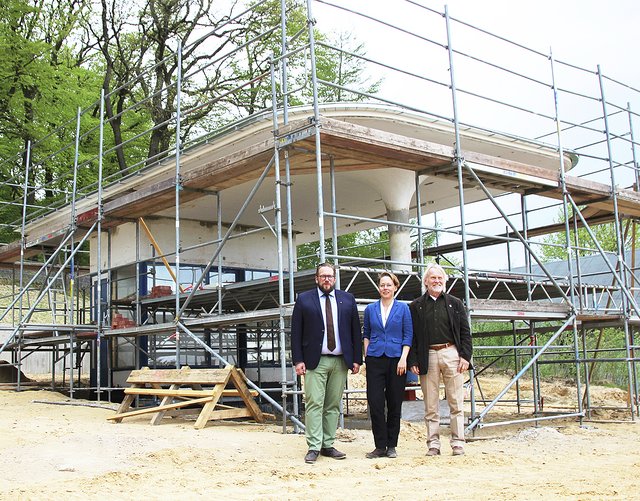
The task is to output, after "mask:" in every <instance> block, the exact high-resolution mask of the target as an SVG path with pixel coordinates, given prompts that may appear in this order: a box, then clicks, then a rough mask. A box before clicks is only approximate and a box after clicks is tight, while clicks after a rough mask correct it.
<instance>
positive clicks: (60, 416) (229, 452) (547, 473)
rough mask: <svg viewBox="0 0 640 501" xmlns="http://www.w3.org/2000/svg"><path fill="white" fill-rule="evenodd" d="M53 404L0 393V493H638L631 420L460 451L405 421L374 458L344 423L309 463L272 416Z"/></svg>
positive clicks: (569, 425) (565, 424) (558, 429)
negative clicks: (190, 416) (258, 419)
mask: <svg viewBox="0 0 640 501" xmlns="http://www.w3.org/2000/svg"><path fill="white" fill-rule="evenodd" d="M559 388H560V389H561V385H560V386H559ZM619 391H620V390H616V392H619ZM614 393H615V392H614ZM46 402H49V403H46ZM56 402H57V403H64V402H68V400H67V398H66V397H65V396H63V395H61V394H58V393H53V392H50V391H21V392H15V391H0V458H2V459H1V463H2V468H1V473H0V499H7V500H9V499H11V500H16V499H18V500H23V499H50V500H57V499H65V500H73V499H98V498H100V499H143V498H144V499H151V500H153V499H171V498H173V499H199V498H205V497H206V498H209V499H301V498H302V499H348V498H350V499H353V498H361V499H362V498H365V499H403V498H404V499H406V498H410V499H442V500H446V499H501V500H502V499H506V500H509V499H559V498H561V499H576V500H578V499H579V500H591V499H640V452H638V451H639V449H640V424H638V423H637V422H627V423H600V422H585V423H584V425H583V426H582V427H581V426H579V424H578V423H576V422H575V421H574V420H567V421H562V422H557V421H547V422H545V423H544V426H540V427H538V428H535V427H514V426H512V427H496V428H483V429H481V430H480V431H479V432H478V433H477V434H476V435H477V436H476V437H474V438H473V439H472V440H471V441H470V442H469V443H468V444H467V447H466V451H467V453H466V455H465V456H462V457H452V456H450V455H449V451H448V450H446V449H443V452H444V454H443V455H442V456H439V457H426V456H425V452H426V444H425V428H424V424H422V423H419V422H418V423H409V422H403V427H402V432H401V437H400V444H399V447H398V453H399V457H398V458H397V459H386V458H385V459H377V460H370V459H366V458H365V457H364V455H365V453H366V452H367V451H369V450H371V449H372V448H373V440H372V437H371V432H370V431H367V430H344V431H342V430H340V431H339V441H338V443H337V444H336V445H337V447H338V448H339V449H341V450H343V451H344V452H346V453H347V455H348V457H347V459H345V460H343V461H336V460H332V459H328V458H322V457H321V458H320V459H319V460H318V462H317V463H316V464H315V465H307V464H305V463H304V462H303V457H304V454H305V452H306V445H305V440H304V436H301V435H297V434H293V433H288V434H282V427H281V426H279V425H277V424H273V423H271V424H265V425H257V424H253V423H246V422H233V423H213V422H211V423H209V424H208V425H207V427H206V428H204V429H203V430H195V429H193V421H189V420H185V419H165V420H164V421H163V423H162V424H160V425H159V426H150V425H149V424H148V417H138V418H131V419H129V420H125V421H124V422H122V423H120V424H112V423H110V422H108V421H107V420H106V418H107V417H108V416H110V415H112V414H113V412H114V410H113V409H114V408H115V406H114V405H111V404H103V407H90V406H87V404H88V402H86V401H78V400H74V401H73V403H74V405H56V404H55V403H56ZM77 404H85V405H77ZM93 404H95V403H93ZM290 431H291V430H290ZM445 443H446V442H445Z"/></svg>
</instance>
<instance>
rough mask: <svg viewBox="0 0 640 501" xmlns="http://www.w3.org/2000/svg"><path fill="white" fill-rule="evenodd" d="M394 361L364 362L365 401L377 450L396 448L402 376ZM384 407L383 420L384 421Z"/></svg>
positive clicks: (403, 381)
mask: <svg viewBox="0 0 640 501" xmlns="http://www.w3.org/2000/svg"><path fill="white" fill-rule="evenodd" d="M398 360H400V358H399V357H397V358H395V357H394V358H389V357H385V356H382V357H370V356H368V357H367V359H366V363H367V402H368V404H369V414H370V415H371V430H372V431H373V440H374V443H375V445H376V448H378V449H386V448H387V447H397V445H398V435H399V434H400V417H401V412H402V400H403V398H404V388H405V385H406V382H407V376H406V374H404V375H402V376H398V374H397V372H396V371H397V367H398ZM385 404H386V411H387V412H386V418H385Z"/></svg>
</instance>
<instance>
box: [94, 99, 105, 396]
mask: <svg viewBox="0 0 640 501" xmlns="http://www.w3.org/2000/svg"><path fill="white" fill-rule="evenodd" d="M98 148H99V151H98V222H97V232H98V234H97V236H96V242H97V243H96V246H97V248H96V276H97V284H96V327H97V330H98V332H97V336H96V357H97V360H96V397H97V400H98V402H99V401H100V398H101V386H102V336H103V318H102V317H103V313H102V216H103V210H104V208H103V206H102V165H103V149H104V89H102V90H101V91H100V141H99V146H98Z"/></svg>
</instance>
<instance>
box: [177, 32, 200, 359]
mask: <svg viewBox="0 0 640 501" xmlns="http://www.w3.org/2000/svg"><path fill="white" fill-rule="evenodd" d="M176 57H177V59H178V61H177V63H176V72H177V76H176V155H175V157H176V171H175V191H176V195H175V196H176V220H175V223H176V293H175V300H176V301H175V307H176V310H175V311H176V314H175V319H176V322H177V321H178V319H179V317H180V283H181V280H180V190H181V189H182V178H181V177H180V150H181V149H182V145H181V138H180V132H181V131H180V124H181V118H182V117H181V108H180V107H181V99H182V98H181V94H180V91H181V89H182V41H180V40H179V41H178V51H177V56H176ZM194 290H195V287H194ZM174 336H175V338H174V339H175V343H176V364H175V365H176V369H179V368H180V329H178V327H177V325H176V329H175V331H174Z"/></svg>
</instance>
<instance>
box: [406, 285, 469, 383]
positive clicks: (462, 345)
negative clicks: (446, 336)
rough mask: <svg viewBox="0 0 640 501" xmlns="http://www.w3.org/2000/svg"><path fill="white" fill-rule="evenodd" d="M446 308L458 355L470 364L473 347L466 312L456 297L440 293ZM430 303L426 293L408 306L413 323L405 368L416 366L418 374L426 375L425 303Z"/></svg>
mask: <svg viewBox="0 0 640 501" xmlns="http://www.w3.org/2000/svg"><path fill="white" fill-rule="evenodd" d="M442 294H443V295H444V301H445V304H446V306H447V314H448V317H449V327H450V328H451V332H452V333H453V338H454V340H455V344H456V348H457V349H458V354H459V355H460V356H461V357H462V358H464V359H465V360H467V361H468V362H469V363H471V356H472V354H473V345H472V342H471V329H470V327H469V320H468V317H467V310H466V309H465V307H464V304H463V303H462V301H460V300H459V299H458V298H457V297H454V296H451V295H449V294H445V293H444V292H443V293H442ZM426 301H432V299H431V298H430V297H429V295H428V294H427V293H425V294H423V295H422V296H420V297H419V298H418V299H416V300H415V301H413V302H412V303H411V304H410V305H409V310H410V311H411V319H412V321H413V343H412V344H411V350H409V356H408V357H407V367H412V366H414V365H417V366H418V367H419V368H420V374H426V373H427V370H428V368H429V345H430V344H431V343H430V342H429V332H428V331H427V329H426V320H425V317H424V316H425V303H426Z"/></svg>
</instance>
